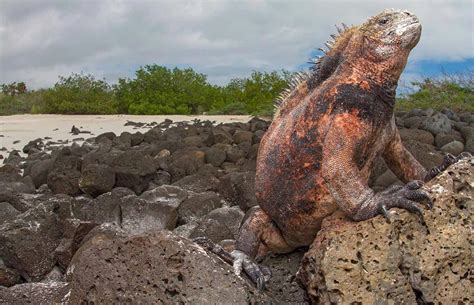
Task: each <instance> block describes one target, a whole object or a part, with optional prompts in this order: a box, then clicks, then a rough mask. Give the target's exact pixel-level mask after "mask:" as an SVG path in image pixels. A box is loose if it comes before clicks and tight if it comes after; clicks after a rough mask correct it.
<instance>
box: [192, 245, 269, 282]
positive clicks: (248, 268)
mask: <svg viewBox="0 0 474 305" xmlns="http://www.w3.org/2000/svg"><path fill="white" fill-rule="evenodd" d="M193 241H194V242H195V243H197V244H198V245H200V246H201V247H203V248H205V249H207V250H208V251H211V252H213V253H215V254H217V255H218V256H219V257H220V258H222V259H223V260H224V261H226V262H228V263H230V264H232V265H233V268H234V273H235V274H236V275H240V274H241V272H242V270H244V271H245V273H246V274H247V275H248V276H249V277H250V279H251V280H252V282H254V283H255V284H256V285H257V288H258V289H259V290H263V289H264V288H265V285H266V283H268V281H269V280H270V277H271V271H270V269H269V268H268V267H266V266H263V265H260V266H259V265H258V264H257V263H256V262H254V261H253V260H252V259H251V258H250V257H249V256H248V255H247V254H245V253H244V252H242V251H240V250H234V251H232V252H231V253H229V252H227V251H225V250H224V249H222V247H220V246H219V245H216V244H215V243H214V242H213V241H211V240H210V239H209V238H207V237H197V238H194V239H193Z"/></svg>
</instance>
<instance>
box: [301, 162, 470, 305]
mask: <svg viewBox="0 0 474 305" xmlns="http://www.w3.org/2000/svg"><path fill="white" fill-rule="evenodd" d="M424 189H425V190H426V191H427V192H428V193H429V194H430V196H431V197H432V198H433V201H434V207H433V209H432V210H425V212H424V219H425V223H421V222H420V221H419V220H418V218H417V217H416V216H415V215H413V214H410V213H408V212H406V211H403V210H396V216H394V217H392V218H393V219H392V221H391V223H388V222H387V221H386V220H385V219H384V218H383V217H381V216H378V217H375V218H373V219H370V220H367V221H364V222H352V221H350V220H347V219H346V218H344V216H343V215H342V214H339V213H335V214H333V215H332V216H330V217H329V218H327V219H326V220H325V221H324V223H323V225H322V229H321V231H320V232H319V233H318V235H317V237H316V239H315V241H314V243H313V244H312V246H311V248H310V250H309V251H308V252H307V253H306V254H305V256H304V258H303V260H302V264H301V266H300V269H299V271H298V275H297V277H298V280H299V281H300V283H301V284H302V285H303V286H304V287H305V288H306V290H307V293H308V297H309V299H310V301H311V302H313V303H321V304H329V303H341V304H349V303H359V302H360V303H363V304H375V303H377V304H416V303H418V304H428V303H435V304H469V303H472V301H473V296H472V294H470V293H469V292H470V291H472V288H471V287H472V286H471V285H472V283H471V280H472V271H471V270H472V268H471V267H472V262H473V255H472V245H473V244H474V239H473V235H472V209H473V203H474V191H473V190H474V158H471V159H468V160H466V159H465V160H461V161H460V162H458V163H456V164H454V165H452V166H451V167H449V168H448V169H447V170H446V171H445V172H443V173H442V174H440V175H439V176H438V177H436V178H434V179H433V180H432V181H430V182H429V183H428V184H426V185H425V186H424Z"/></svg>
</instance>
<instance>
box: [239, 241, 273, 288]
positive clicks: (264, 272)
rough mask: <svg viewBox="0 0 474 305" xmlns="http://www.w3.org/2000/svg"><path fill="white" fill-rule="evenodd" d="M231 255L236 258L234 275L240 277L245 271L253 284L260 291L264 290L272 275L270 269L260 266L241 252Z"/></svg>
mask: <svg viewBox="0 0 474 305" xmlns="http://www.w3.org/2000/svg"><path fill="white" fill-rule="evenodd" d="M230 255H232V257H233V258H234V264H233V265H234V273H235V274H236V275H240V273H241V272H242V269H243V270H244V271H245V273H247V275H248V276H249V277H250V279H251V280H252V282H254V283H255V284H256V285H257V288H258V290H263V289H264V288H265V285H266V284H267V283H268V282H269V280H270V278H271V275H272V273H271V271H270V268H268V267H267V266H263V265H258V264H257V263H256V262H255V261H254V260H252V259H251V258H250V257H249V256H248V255H247V254H245V253H244V252H242V251H240V250H234V251H232V252H231V253H230Z"/></svg>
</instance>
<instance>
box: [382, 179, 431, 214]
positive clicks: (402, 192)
mask: <svg viewBox="0 0 474 305" xmlns="http://www.w3.org/2000/svg"><path fill="white" fill-rule="evenodd" d="M422 186H423V182H422V181H419V180H414V181H411V182H409V183H407V184H406V185H405V186H398V185H397V186H392V187H390V188H388V189H387V190H386V191H384V192H382V193H380V194H379V195H377V198H376V205H377V206H378V213H379V214H382V215H384V217H385V218H386V219H387V220H388V221H389V222H390V213H389V211H388V210H390V209H391V208H402V209H405V210H407V211H409V212H411V213H415V214H416V215H417V216H418V217H419V218H420V221H421V222H422V223H424V218H423V210H422V209H421V208H420V206H419V203H421V204H424V205H425V206H426V207H427V208H428V209H431V208H433V201H432V200H431V198H430V197H429V196H428V194H427V193H426V192H424V191H422V190H419V189H420V188H421V187H422Z"/></svg>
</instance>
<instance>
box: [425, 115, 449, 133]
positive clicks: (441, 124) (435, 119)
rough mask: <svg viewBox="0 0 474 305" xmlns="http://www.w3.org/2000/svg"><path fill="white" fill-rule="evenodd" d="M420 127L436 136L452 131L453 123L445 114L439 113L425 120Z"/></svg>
mask: <svg viewBox="0 0 474 305" xmlns="http://www.w3.org/2000/svg"><path fill="white" fill-rule="evenodd" d="M419 127H420V129H424V130H426V131H429V132H431V133H432V134H434V135H436V134H438V133H440V132H449V131H450V130H451V121H450V120H449V118H448V117H447V116H446V115H445V114H443V113H440V112H438V113H436V114H434V115H433V116H431V117H428V118H426V119H424V120H423V122H422V123H421V125H420V126H419Z"/></svg>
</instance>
